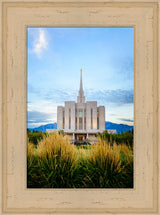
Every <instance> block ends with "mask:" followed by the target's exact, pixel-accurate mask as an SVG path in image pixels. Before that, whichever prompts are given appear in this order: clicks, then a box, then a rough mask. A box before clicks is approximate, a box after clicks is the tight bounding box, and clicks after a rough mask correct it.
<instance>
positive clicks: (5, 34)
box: [0, 0, 160, 215]
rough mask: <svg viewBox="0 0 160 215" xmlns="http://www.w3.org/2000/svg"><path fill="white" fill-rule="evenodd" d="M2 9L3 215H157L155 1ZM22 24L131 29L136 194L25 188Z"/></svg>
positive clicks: (14, 4) (6, 5) (17, 4)
mask: <svg viewBox="0 0 160 215" xmlns="http://www.w3.org/2000/svg"><path fill="white" fill-rule="evenodd" d="M0 7H1V9H2V18H3V19H2V23H1V35H2V38H1V37H0V39H2V43H1V44H2V49H1V51H2V50H3V52H0V57H1V56H2V63H1V65H2V69H1V70H0V77H2V78H1V79H0V80H1V82H2V84H1V86H0V87H1V88H0V93H1V95H2V96H0V99H1V106H0V111H1V112H0V113H1V115H0V117H1V118H0V119H2V120H1V122H2V123H1V125H0V134H1V146H2V150H1V149H0V153H1V154H2V157H3V161H1V164H0V165H1V166H0V167H1V173H0V174H1V179H2V180H1V179H0V180H1V182H2V183H1V184H0V186H1V187H0V188H1V189H0V190H2V191H1V197H2V206H1V214H10V213H14V214H26V213H30V214H35V213H37V214H40V213H41V214H48V213H54V214H55V213H57V214H66V213H69V214H78V213H83V214H89V213H90V214H101V213H106V214H114V213H116V214H150V215H151V214H157V215H158V214H159V212H160V211H159V204H158V200H159V193H160V190H159V186H158V185H159V180H158V170H159V163H160V160H159V155H160V151H158V150H160V149H159V148H160V147H158V143H159V142H160V137H159V133H158V131H159V130H158V128H159V122H160V114H159V106H160V89H159V87H158V84H160V77H159V72H160V64H159V61H158V56H159V52H158V50H159V48H160V47H159V44H160V43H159V42H158V40H159V25H160V24H159V23H160V22H159V13H160V9H159V2H158V1H148V0H147V1H145V2H144V1H138V2H136V1H123V2H121V1H118V0H116V1H103V2H100V1H95V2H89V1H85V0H84V1H80V2H76V1H74V0H72V1H70V2H68V1H63V2H62V1H61V0H60V1H58V0H56V1H51V0H49V1H47V2H45V3H44V1H40V0H39V1H36V0H34V1H26V0H23V1H21V0H17V1H14V0H10V1H9V2H8V1H1V2H0ZM27 26H133V27H134V51H135V54H134V126H135V131H134V132H135V133H134V150H135V154H134V189H27V188H26V145H27V144H26V141H27V138H26V110H27V109H26V98H27V97H26V95H27V91H26V36H27V35H26V28H27ZM2 53H3V55H2ZM2 164H3V165H2ZM1 197H0V201H1Z"/></svg>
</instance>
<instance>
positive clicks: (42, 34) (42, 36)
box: [32, 28, 48, 57]
mask: <svg viewBox="0 0 160 215" xmlns="http://www.w3.org/2000/svg"><path fill="white" fill-rule="evenodd" d="M47 48H48V42H47V35H46V31H45V30H44V29H42V28H40V29H38V36H37V38H35V40H34V42H33V49H32V52H34V53H35V54H36V55H37V56H38V57H41V55H42V52H43V51H44V50H46V49H47Z"/></svg>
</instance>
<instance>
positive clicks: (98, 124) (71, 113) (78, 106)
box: [57, 70, 105, 142]
mask: <svg viewBox="0 0 160 215" xmlns="http://www.w3.org/2000/svg"><path fill="white" fill-rule="evenodd" d="M57 130H58V131H60V130H63V131H64V133H65V134H66V135H67V137H68V139H69V140H70V141H72V142H75V141H88V142H94V141H96V134H97V133H101V132H103V131H104V130H105V107H104V106H97V102H96V101H88V102H85V96H84V92H83V85H82V70H81V77H80V90H79V93H78V96H77V103H76V102H74V101H66V102H65V105H64V106H58V107H57Z"/></svg>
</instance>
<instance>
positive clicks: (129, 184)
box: [27, 133, 133, 188]
mask: <svg viewBox="0 0 160 215" xmlns="http://www.w3.org/2000/svg"><path fill="white" fill-rule="evenodd" d="M27 187H28V188H133V149H132V147H130V146H129V145H127V144H124V143H120V144H116V142H115V141H112V142H109V141H108V139H105V138H101V137H100V136H99V137H98V138H97V143H96V144H95V145H87V146H78V147H77V146H75V145H72V144H70V143H69V142H68V141H67V139H66V138H65V137H64V136H63V135H62V134H58V133H53V134H50V135H46V134H45V135H44V136H43V138H41V139H40V140H39V142H38V144H32V143H30V141H29V140H28V150H27Z"/></svg>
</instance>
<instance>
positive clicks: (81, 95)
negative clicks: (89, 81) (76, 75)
mask: <svg viewBox="0 0 160 215" xmlns="http://www.w3.org/2000/svg"><path fill="white" fill-rule="evenodd" d="M80 72H81V74H80V75H81V77H80V89H79V93H78V96H77V102H78V103H85V97H84V92H83V84H82V69H81V70H80Z"/></svg>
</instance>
